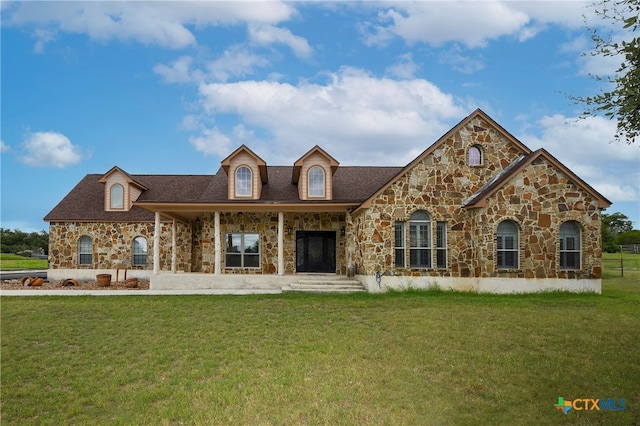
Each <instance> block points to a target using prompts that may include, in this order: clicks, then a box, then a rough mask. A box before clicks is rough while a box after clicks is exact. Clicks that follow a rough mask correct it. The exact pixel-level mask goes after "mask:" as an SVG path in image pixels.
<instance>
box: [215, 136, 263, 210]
mask: <svg viewBox="0 0 640 426" xmlns="http://www.w3.org/2000/svg"><path fill="white" fill-rule="evenodd" d="M222 168H223V169H224V171H225V173H226V174H227V176H228V181H229V185H228V198H229V199H230V200H259V199H260V194H261V192H262V185H264V184H265V183H267V181H268V179H267V163H265V162H264V160H263V159H262V158H260V157H258V156H257V155H256V154H255V153H254V152H253V151H251V150H250V149H249V148H247V147H246V146H245V145H242V146H240V148H238V149H236V150H235V151H233V153H231V155H229V156H228V157H227V158H225V159H224V160H222Z"/></svg>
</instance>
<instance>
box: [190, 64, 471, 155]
mask: <svg viewBox="0 0 640 426" xmlns="http://www.w3.org/2000/svg"><path fill="white" fill-rule="evenodd" d="M328 77H329V80H328V82H327V83H326V84H309V83H300V84H298V85H297V86H296V85H291V84H287V83H279V82H272V81H271V82H269V81H242V82H237V83H229V84H224V83H212V84H202V85H200V88H199V91H200V95H201V102H202V106H203V110H204V112H205V113H206V114H209V115H210V116H215V115H216V114H237V115H238V116H239V117H240V118H239V120H240V121H241V122H242V124H243V125H245V126H249V127H251V128H255V129H260V130H261V131H264V132H266V133H267V134H268V135H269V137H270V140H269V144H270V145H269V146H270V150H271V152H273V153H280V155H286V156H287V157H286V158H285V157H282V158H278V159H277V161H276V163H279V164H286V162H288V161H292V160H295V159H296V158H297V156H299V155H301V154H303V153H304V151H306V150H307V149H308V147H309V146H313V145H315V144H318V145H321V146H323V147H324V148H325V149H327V150H328V152H330V153H331V154H332V155H334V156H335V157H336V158H337V159H338V160H339V161H342V160H341V159H343V160H344V161H345V162H347V163H350V164H361V163H366V164H384V165H389V164H395V165H403V164H406V163H407V162H408V161H410V160H411V159H412V158H413V157H415V156H416V155H417V154H419V153H420V152H422V151H423V150H424V149H426V148H427V147H428V146H429V145H431V144H432V143H433V142H434V141H435V140H436V139H437V138H438V137H440V136H441V135H442V134H443V133H444V132H446V131H447V130H448V129H449V128H450V126H451V124H452V123H451V122H450V121H455V120H459V119H460V117H463V116H464V115H465V113H468V112H469V111H468V110H467V109H466V108H462V107H461V106H460V105H458V103H457V102H456V100H455V99H454V98H453V97H452V96H450V95H448V94H446V93H443V92H441V91H440V90H439V89H438V88H437V87H436V86H435V85H433V84H432V83H430V82H429V81H426V80H422V79H413V80H404V81H396V80H391V79H387V78H375V77H372V76H371V75H369V74H367V73H366V72H364V71H362V70H359V69H354V68H343V69H341V70H340V71H339V72H337V73H333V74H330V75H329V76H328ZM216 138H220V135H216ZM200 142H203V141H200ZM225 142H226V139H225ZM209 145H210V144H209ZM209 145H207V146H209ZM293 147H300V149H292V148H293ZM300 150H303V151H302V152H299V151H300ZM225 152H226V153H227V154H228V152H229V151H228V150H227V151H225ZM363 152H366V159H365V158H362V160H360V158H361V157H363V156H362V153H363ZM263 158H265V159H266V157H263ZM273 160H274V159H273V158H272V159H271V160H270V161H273ZM280 161H282V163H281V162H280Z"/></svg>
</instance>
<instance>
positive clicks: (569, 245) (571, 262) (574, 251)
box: [560, 221, 580, 269]
mask: <svg viewBox="0 0 640 426" xmlns="http://www.w3.org/2000/svg"><path fill="white" fill-rule="evenodd" d="M560 269H580V226H578V224H577V223H576V222H574V221H570V222H565V223H563V224H562V225H560Z"/></svg>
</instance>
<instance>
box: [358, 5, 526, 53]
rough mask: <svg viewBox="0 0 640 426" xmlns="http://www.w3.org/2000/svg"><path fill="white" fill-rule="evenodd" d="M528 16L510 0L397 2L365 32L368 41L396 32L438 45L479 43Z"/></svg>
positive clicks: (381, 40)
mask: <svg viewBox="0 0 640 426" xmlns="http://www.w3.org/2000/svg"><path fill="white" fill-rule="evenodd" d="M527 22H529V17H528V16H527V15H526V14H525V13H523V12H520V11H518V10H515V9H514V8H513V7H511V3H508V4H507V3H499V2H496V1H483V2H457V1H456V2H398V3H392V5H391V6H389V8H388V9H387V10H386V11H383V12H381V13H380V14H379V22H378V23H377V24H376V23H373V24H370V25H369V28H371V29H372V31H370V32H369V33H368V34H366V35H365V37H366V40H365V42H366V43H367V44H369V45H374V44H384V43H385V42H386V41H388V40H389V39H390V38H391V37H394V36H397V37H400V38H402V39H404V40H406V41H407V42H408V43H415V42H423V43H429V44H433V45H439V44H441V43H444V42H449V41H458V42H460V43H462V44H464V45H466V46H467V47H482V46H485V45H486V43H487V41H488V40H490V39H495V38H497V37H500V36H502V35H505V34H514V33H516V32H518V31H519V30H520V29H521V28H523V27H524V26H525V25H526V24H527Z"/></svg>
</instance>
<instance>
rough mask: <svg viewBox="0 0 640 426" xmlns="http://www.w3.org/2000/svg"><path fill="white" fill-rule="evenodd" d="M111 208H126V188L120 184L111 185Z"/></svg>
mask: <svg viewBox="0 0 640 426" xmlns="http://www.w3.org/2000/svg"><path fill="white" fill-rule="evenodd" d="M111 208H112V209H122V208H124V189H123V188H122V185H120V184H115V185H111Z"/></svg>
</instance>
